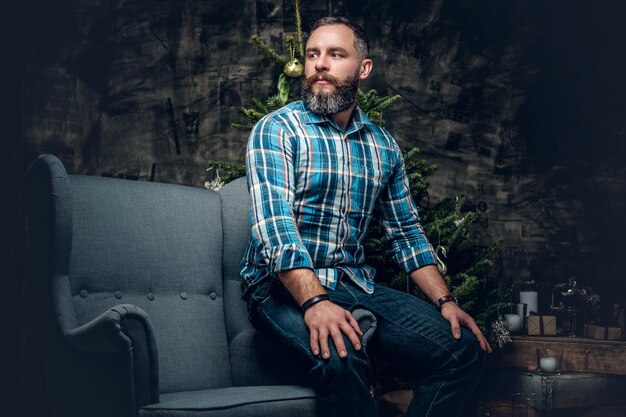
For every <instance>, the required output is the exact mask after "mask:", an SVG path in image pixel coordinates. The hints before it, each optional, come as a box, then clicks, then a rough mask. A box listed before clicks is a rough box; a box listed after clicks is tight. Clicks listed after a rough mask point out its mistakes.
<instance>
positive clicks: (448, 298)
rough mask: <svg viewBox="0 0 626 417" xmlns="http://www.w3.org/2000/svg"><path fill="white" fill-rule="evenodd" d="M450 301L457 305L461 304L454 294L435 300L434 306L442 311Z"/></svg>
mask: <svg viewBox="0 0 626 417" xmlns="http://www.w3.org/2000/svg"><path fill="white" fill-rule="evenodd" d="M450 301H454V303H455V304H459V300H457V298H456V297H455V296H454V295H452V294H446V295H444V296H443V297H441V298H439V299H437V300H435V301H434V302H433V304H434V305H435V307H437V309H438V310H441V306H443V305H444V304H445V303H448V302H450Z"/></svg>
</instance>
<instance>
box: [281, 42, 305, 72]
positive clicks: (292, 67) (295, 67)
mask: <svg viewBox="0 0 626 417" xmlns="http://www.w3.org/2000/svg"><path fill="white" fill-rule="evenodd" d="M289 52H290V55H291V59H290V60H289V62H287V63H286V64H285V66H284V67H283V72H284V73H285V75H286V76H287V77H289V78H300V77H302V74H304V65H302V63H301V62H300V60H298V58H296V46H295V45H294V44H293V41H292V42H290V43H289Z"/></svg>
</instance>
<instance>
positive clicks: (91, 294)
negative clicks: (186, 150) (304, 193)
mask: <svg viewBox="0 0 626 417" xmlns="http://www.w3.org/2000/svg"><path fill="white" fill-rule="evenodd" d="M25 186H26V189H27V192H26V195H27V221H28V233H27V241H28V244H29V260H28V263H27V265H28V267H29V271H28V272H29V275H30V278H31V279H32V280H34V282H36V285H34V287H35V288H36V289H37V293H36V294H33V295H32V296H33V297H34V298H35V302H34V304H35V305H37V306H38V309H37V310H38V311H37V313H38V320H39V325H40V332H39V335H40V337H41V343H42V354H43V358H44V366H45V375H46V381H47V391H48V394H49V398H50V408H51V416H53V417H57V416H59V417H60V416H62V417H84V416H90V417H113V416H114V417H134V416H137V415H142V416H180V417H183V416H207V417H208V416H211V417H216V416H267V415H271V416H290V417H291V416H314V415H315V410H316V401H317V400H316V397H315V394H314V393H313V391H312V390H311V389H309V388H305V387H304V386H297V385H289V384H297V383H298V382H299V381H298V378H297V377H295V375H294V369H295V367H294V366H292V365H293V363H294V362H295V361H290V360H289V359H288V357H287V356H285V355H284V353H283V352H281V351H280V350H279V349H277V347H276V346H275V345H274V344H273V343H272V342H271V341H269V340H267V339H265V338H264V337H262V336H261V335H260V334H258V333H257V332H256V331H255V330H254V329H253V328H252V326H251V325H250V323H249V322H248V320H247V314H246V307H245V303H244V302H243V300H241V295H242V288H241V284H240V281H239V260H240V259H241V256H242V254H243V250H244V247H245V245H246V243H247V241H248V238H249V234H250V232H249V230H250V226H249V221H248V205H249V200H248V195H247V191H246V186H245V179H241V180H237V181H234V182H233V183H231V184H229V185H228V186H226V187H225V188H224V189H223V190H222V191H221V192H220V193H219V194H218V193H215V192H212V191H207V190H203V189H197V188H190V187H183V186H177V185H167V184H154V183H147V182H138V181H127V180H120V179H111V178H99V177H85V176H68V175H67V173H66V172H65V169H64V168H63V165H62V164H61V162H60V161H59V160H58V159H57V158H55V157H54V156H51V155H44V156H41V157H39V158H37V159H36V160H35V161H34V162H33V164H32V165H31V167H30V168H29V170H28V171H27V173H26V175H25ZM27 296H31V295H30V294H28V295H27ZM365 321H367V318H366V320H365ZM243 385H254V386H243Z"/></svg>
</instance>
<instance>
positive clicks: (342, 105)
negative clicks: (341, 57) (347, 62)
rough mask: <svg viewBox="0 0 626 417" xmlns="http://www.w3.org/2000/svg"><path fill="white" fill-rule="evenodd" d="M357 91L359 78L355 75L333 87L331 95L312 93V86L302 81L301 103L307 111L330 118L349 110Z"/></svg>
mask: <svg viewBox="0 0 626 417" xmlns="http://www.w3.org/2000/svg"><path fill="white" fill-rule="evenodd" d="M358 90H359V77H358V75H355V76H353V77H350V78H348V79H346V80H345V81H344V82H342V83H341V84H339V85H335V91H333V92H331V93H322V92H318V93H315V92H313V84H309V83H307V82H306V78H304V79H303V80H302V101H303V102H304V105H305V106H306V108H307V109H309V110H310V111H312V112H313V113H317V114H320V115H322V116H332V115H333V114H337V113H339V112H341V111H344V110H346V109H349V108H350V107H351V106H352V105H353V104H354V103H355V102H356V98H357V92H358Z"/></svg>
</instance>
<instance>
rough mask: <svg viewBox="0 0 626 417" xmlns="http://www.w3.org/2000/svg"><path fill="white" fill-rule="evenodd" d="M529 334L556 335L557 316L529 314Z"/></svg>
mask: <svg viewBox="0 0 626 417" xmlns="http://www.w3.org/2000/svg"><path fill="white" fill-rule="evenodd" d="M527 323H528V335H529V336H555V335H556V317H555V316H528V319H527Z"/></svg>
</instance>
